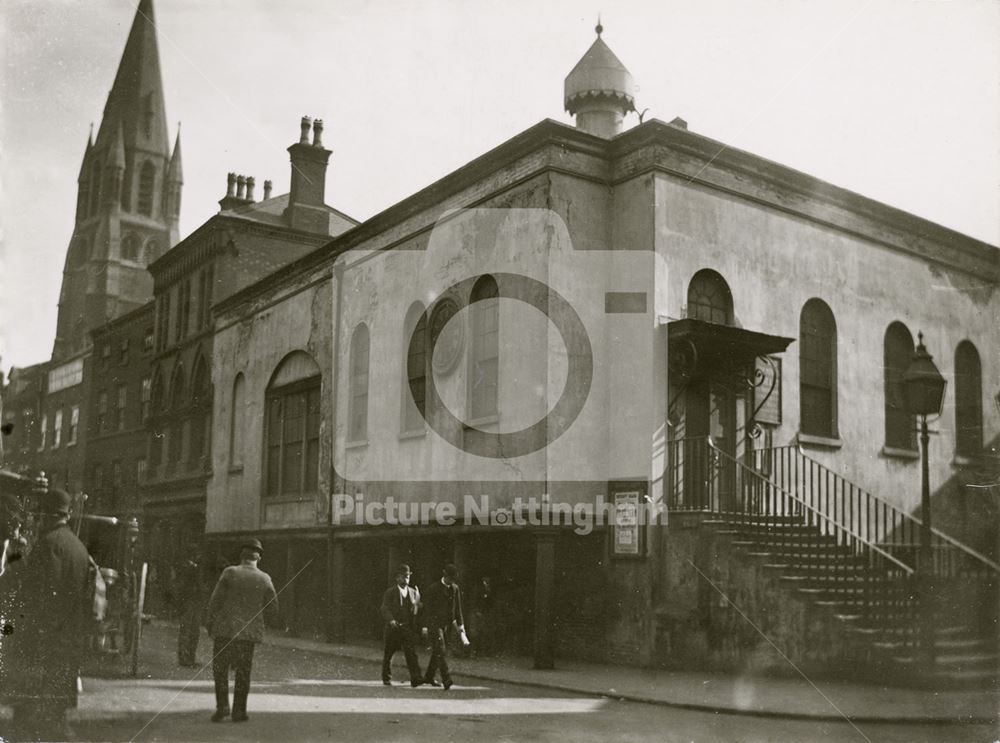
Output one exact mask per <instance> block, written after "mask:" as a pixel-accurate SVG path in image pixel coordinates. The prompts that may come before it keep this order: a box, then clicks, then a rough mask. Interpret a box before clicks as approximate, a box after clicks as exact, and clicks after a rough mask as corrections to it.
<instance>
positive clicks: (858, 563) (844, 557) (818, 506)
mask: <svg viewBox="0 0 1000 743" xmlns="http://www.w3.org/2000/svg"><path fill="white" fill-rule="evenodd" d="M670 447H671V451H670V460H669V462H670V467H669V471H668V475H669V477H668V492H667V506H668V508H669V509H670V510H672V511H700V512H707V513H711V514H717V515H719V516H720V517H721V518H724V519H725V521H726V522H727V523H728V524H730V525H731V526H732V527H733V528H734V529H735V530H736V531H737V539H738V540H744V541H745V542H746V546H748V547H749V548H750V549H751V550H753V551H755V552H758V553H761V554H766V555H768V556H769V559H772V560H773V561H774V562H775V563H777V564H781V565H783V566H785V567H786V568H788V570H789V571H790V573H792V574H794V575H795V576H796V577H797V578H798V579H800V587H802V588H805V589H808V590H810V591H812V592H813V593H814V597H815V599H816V600H817V601H822V602H826V603H828V604H829V605H831V606H833V607H835V609H836V610H837V611H839V612H841V613H843V614H850V615H857V616H858V617H859V618H860V620H861V621H860V626H865V627H870V628H873V629H875V630H881V631H885V630H889V629H894V628H912V627H913V626H914V621H915V616H916V612H917V609H918V606H917V595H916V591H915V585H914V582H913V580H912V579H913V576H914V573H915V571H914V568H913V567H912V566H911V565H910V564H909V563H907V562H906V561H904V560H902V559H900V558H899V557H898V556H897V555H895V554H893V553H892V552H890V551H889V550H887V549H885V548H884V546H883V545H880V544H879V543H878V542H877V541H875V540H873V539H871V538H870V536H871V534H870V533H865V532H864V531H859V530H857V529H855V528H853V521H852V520H851V519H850V518H848V516H849V509H848V508H847V507H846V506H839V505H838V506H834V507H828V508H825V507H824V506H825V505H827V504H824V502H823V499H821V498H817V497H814V496H815V495H816V493H815V492H814V491H809V490H808V489H807V490H806V494H805V495H803V494H801V493H800V492H798V491H797V490H796V489H795V488H794V487H792V486H794V485H796V484H799V483H798V482H797V481H795V480H792V481H790V482H787V483H786V482H783V481H782V479H781V478H780V477H779V478H775V477H773V476H769V475H768V474H766V473H765V472H763V471H761V470H760V469H759V468H754V467H751V466H749V465H748V464H746V463H745V462H743V461H740V460H739V459H737V458H736V457H735V456H733V455H732V454H730V453H728V452H725V451H723V450H722V449H720V448H719V447H718V446H717V445H716V444H715V443H714V442H713V441H712V439H711V438H709V437H704V438H690V439H681V440H677V441H673V442H671V443H670ZM773 474H774V473H772V475H773ZM913 639H914V638H913V634H912V633H911V632H904V633H902V635H901V636H900V637H899V638H898V640H899V641H900V642H902V643H904V644H909V643H911V642H913Z"/></svg>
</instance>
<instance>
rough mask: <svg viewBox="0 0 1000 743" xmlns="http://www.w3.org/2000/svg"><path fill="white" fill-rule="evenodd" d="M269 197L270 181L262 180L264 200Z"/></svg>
mask: <svg viewBox="0 0 1000 743" xmlns="http://www.w3.org/2000/svg"><path fill="white" fill-rule="evenodd" d="M269 198H271V181H264V201H267V200H268V199H269Z"/></svg>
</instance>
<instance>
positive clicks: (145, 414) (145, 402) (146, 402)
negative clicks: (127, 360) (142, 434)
mask: <svg viewBox="0 0 1000 743" xmlns="http://www.w3.org/2000/svg"><path fill="white" fill-rule="evenodd" d="M152 398H153V380H152V379H150V378H149V377H143V379H142V398H141V400H140V402H141V403H142V406H141V411H140V415H141V416H142V420H141V421H139V422H140V423H142V422H143V421H145V420H146V419H148V418H149V413H150V409H151V405H152Z"/></svg>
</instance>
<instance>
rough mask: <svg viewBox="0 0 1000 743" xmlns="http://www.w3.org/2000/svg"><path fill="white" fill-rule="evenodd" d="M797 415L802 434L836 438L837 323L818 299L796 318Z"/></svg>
mask: <svg viewBox="0 0 1000 743" xmlns="http://www.w3.org/2000/svg"><path fill="white" fill-rule="evenodd" d="M799 415H800V418H799V420H800V423H799V425H800V427H801V430H802V433H806V434H811V435H813V436H825V437H827V438H836V437H837V323H836V320H834V317H833V312H831V311H830V308H829V307H828V306H827V304H826V302H824V301H823V300H821V299H810V300H809V301H808V302H806V303H805V305H804V306H803V307H802V314H801V316H800V318H799Z"/></svg>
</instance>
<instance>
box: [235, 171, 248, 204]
mask: <svg viewBox="0 0 1000 743" xmlns="http://www.w3.org/2000/svg"><path fill="white" fill-rule="evenodd" d="M246 194H247V178H246V176H245V175H238V176H236V198H237V199H245V198H246Z"/></svg>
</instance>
